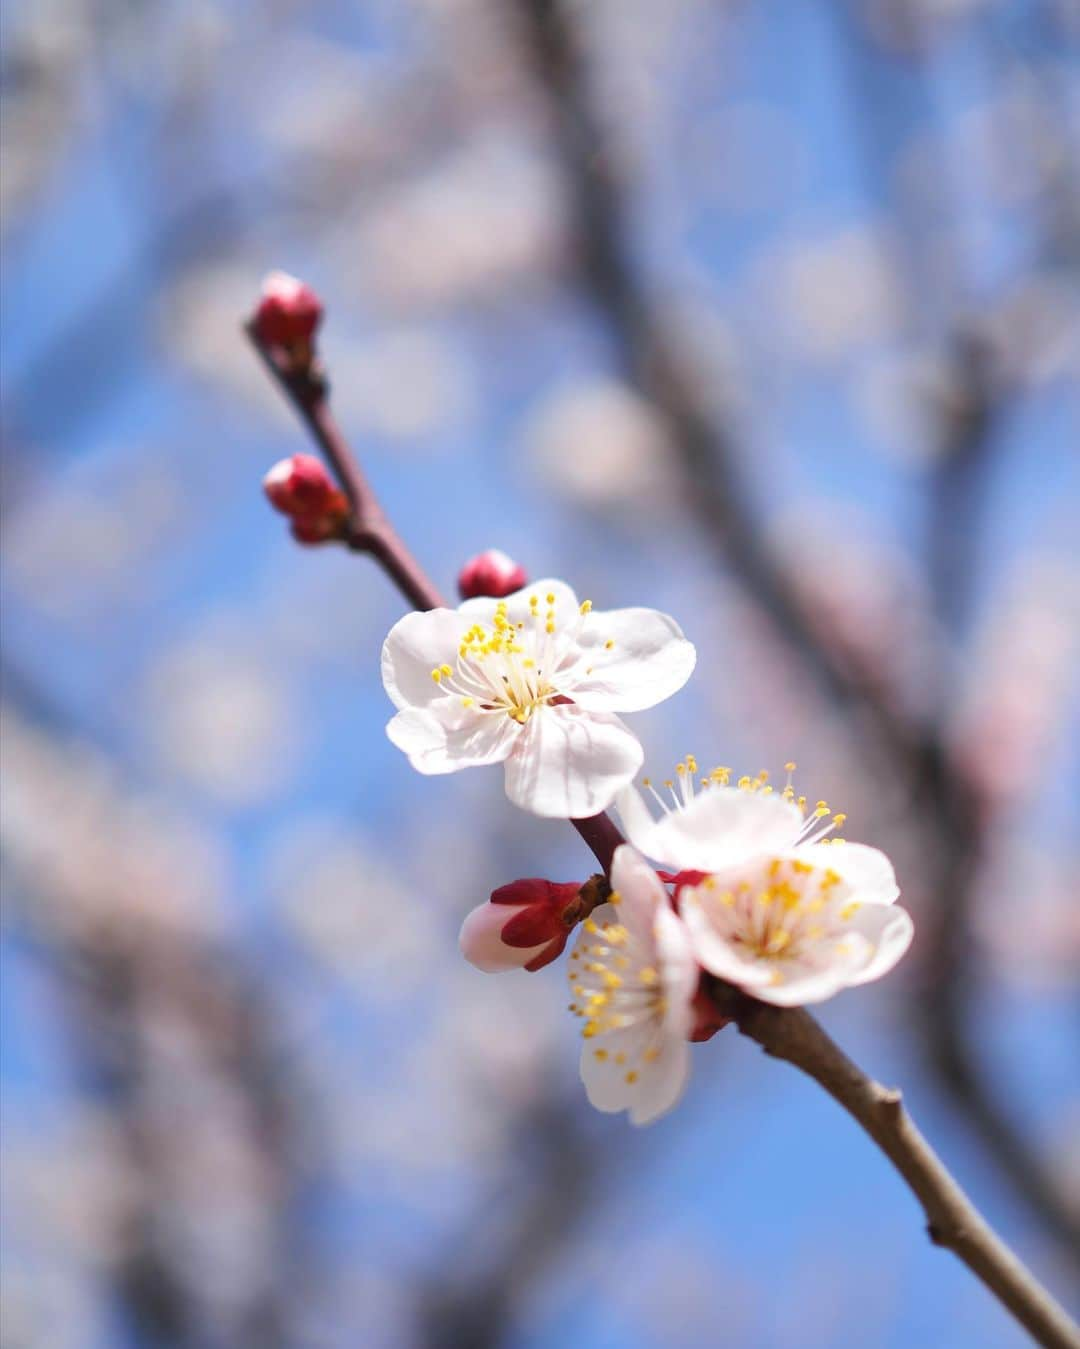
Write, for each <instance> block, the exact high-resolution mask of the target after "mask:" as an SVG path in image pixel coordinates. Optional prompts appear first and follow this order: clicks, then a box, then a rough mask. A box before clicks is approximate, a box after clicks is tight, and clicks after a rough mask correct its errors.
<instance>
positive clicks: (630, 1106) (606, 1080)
mask: <svg viewBox="0 0 1080 1349" xmlns="http://www.w3.org/2000/svg"><path fill="white" fill-rule="evenodd" d="M649 1043H650V1042H649V1037H648V1036H647V1034H643V1033H642V1032H641V1031H640V1030H638V1029H636V1028H635V1029H634V1030H626V1031H616V1032H614V1033H613V1034H611V1035H605V1036H603V1037H602V1043H601V1044H597V1042H596V1041H595V1040H586V1042H585V1044H584V1045H583V1046H582V1050H581V1080H582V1082H583V1083H584V1085H585V1092H586V1094H587V1096H588V1098H589V1104H590V1105H592V1106H593V1107H594V1108H595V1109H597V1110H602V1111H604V1112H605V1113H606V1114H613V1113H615V1112H616V1111H619V1110H629V1112H630V1122H631V1123H632V1124H637V1125H641V1124H651V1123H652V1122H653V1120H656V1119H659V1118H660V1116H661V1115H664V1114H666V1113H667V1112H668V1111H669V1110H671V1109H673V1108H674V1107H675V1106H676V1105H678V1103H679V1100H680V1099H681V1097H682V1094H683V1092H684V1091H685V1089H686V1083H687V1081H688V1080H689V1077H690V1046H689V1044H687V1042H686V1041H685V1040H678V1039H676V1038H675V1037H674V1036H665V1037H664V1038H663V1040H662V1041H660V1042H659V1043H658V1044H656V1045H655V1046H654V1047H655V1048H656V1049H657V1050H658V1051H659V1053H658V1054H657V1056H656V1058H654V1059H652V1060H651V1061H643V1057H642V1050H643V1049H645V1048H646V1047H647V1046H648V1044H649ZM617 1059H619V1060H622V1061H619V1062H617V1061H616V1060H617ZM630 1063H633V1064H634V1065H635V1067H634V1068H633V1069H632V1070H630V1069H628V1067H627V1065H628V1064H630ZM628 1071H629V1072H631V1073H632V1078H633V1080H632V1081H630V1082H628V1081H627V1073H628Z"/></svg>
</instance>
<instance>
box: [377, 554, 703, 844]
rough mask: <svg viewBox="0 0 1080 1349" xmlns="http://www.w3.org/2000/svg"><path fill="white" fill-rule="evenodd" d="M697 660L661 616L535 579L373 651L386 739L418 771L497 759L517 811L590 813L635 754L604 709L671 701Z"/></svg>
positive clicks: (400, 627) (399, 626) (415, 625)
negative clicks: (598, 606)
mask: <svg viewBox="0 0 1080 1349" xmlns="http://www.w3.org/2000/svg"><path fill="white" fill-rule="evenodd" d="M695 659H696V655H695V651H694V647H693V645H692V644H691V643H690V642H688V641H687V640H686V639H685V637H683V634H682V631H681V629H680V628H679V626H678V624H677V623H676V622H675V621H674V619H671V618H669V617H668V616H667V615H666V614H661V613H658V612H657V611H656V610H654V609H614V610H610V611H608V612H606V613H604V612H596V611H594V610H593V608H592V605H591V603H590V602H589V601H588V600H585V601H584V602H582V603H581V604H579V603H578V600H577V596H576V595H575V594H574V592H573V591H572V590H571V589H570V587H569V586H568V585H566V584H565V583H564V582H562V581H554V580H545V581H538V582H536V584H535V585H531V586H527V587H526V588H525V589H524V590H521V591H518V592H517V593H516V594H514V595H511V596H510V597H509V598H507V599H500V600H495V599H492V598H481V599H472V600H466V601H465V603H464V604H462V605H461V606H460V607H459V608H458V609H456V610H455V609H433V610H430V611H429V612H427V613H410V614H406V616H405V617H404V618H402V619H401V620H400V621H399V622H398V623H396V624H395V625H394V627H393V628H392V629H391V631H390V634H389V636H388V637H387V639H386V642H385V644H384V645H383V654H382V676H383V684H384V685H385V687H386V691H387V693H388V694H389V695H390V697H391V699H392V700H393V702H394V705H395V706H396V707H397V708H398V713H397V715H396V716H395V717H393V718H392V719H391V721H390V722H389V724H388V726H387V734H388V735H389V737H390V739H391V740H392V741H393V743H394V744H395V745H397V747H398V748H399V749H401V750H403V751H404V752H405V753H406V754H407V755H408V756H409V762H410V763H411V764H412V766H413V767H414V768H415V769H417V770H418V771H419V772H421V773H453V772H456V771H457V770H458V769H460V768H472V767H477V766H479V765H482V764H495V763H502V764H504V766H505V775H506V792H507V795H508V796H509V797H510V799H511V801H513V802H514V804H515V805H518V806H521V807H522V808H523V809H524V810H529V811H532V812H533V813H534V814H536V815H546V816H555V817H561V818H578V817H582V816H589V815H595V814H596V813H597V812H598V811H601V810H604V809H605V808H606V807H607V806H608V805H610V804H611V802H612V800H613V799H614V797H615V794H616V793H617V792H618V791H619V789H620V788H622V787H624V786H626V785H627V784H628V783H629V782H630V781H631V779H632V778H633V776H634V774H635V773H636V772H637V771H638V769H639V768H640V766H641V762H642V758H643V755H642V750H641V746H640V745H639V744H638V741H637V739H636V738H635V737H634V735H633V734H632V733H631V732H630V731H629V730H628V729H627V727H626V726H625V725H624V724H623V722H622V721H621V720H620V719H619V717H618V716H617V715H615V714H616V713H618V712H636V711H640V710H641V709H643V708H647V707H652V706H654V705H655V704H656V703H659V702H662V701H663V700H664V699H665V698H668V697H670V696H671V694H673V693H675V692H677V691H678V690H679V689H680V688H682V686H683V685H684V684H685V683H686V681H687V679H688V678H689V677H690V673H691V671H692V670H693V668H694V662H695Z"/></svg>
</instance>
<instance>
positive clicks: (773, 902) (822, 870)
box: [702, 857, 861, 982]
mask: <svg viewBox="0 0 1080 1349" xmlns="http://www.w3.org/2000/svg"><path fill="white" fill-rule="evenodd" d="M843 883H844V882H843V878H842V877H841V876H840V874H839V873H838V872H836V871H834V870H833V869H832V867H822V866H814V865H813V864H811V863H810V862H804V861H802V859H801V858H797V857H773V858H771V859H769V860H768V861H766V862H763V863H761V864H760V865H759V866H758V867H756V868H753V869H752V870H749V871H747V872H744V874H743V876H742V878H741V879H740V880H738V881H736V882H734V883H733V882H732V881H731V879H730V877H727V878H722V877H719V876H707V877H706V878H705V880H704V881H703V882H702V888H703V890H704V891H705V892H706V895H707V896H708V899H707V902H708V903H709V904H710V905H716V906H718V907H719V909H721V910H722V909H726V910H728V911H729V917H728V919H727V922H726V924H725V926H727V928H728V931H727V938H728V940H729V941H731V942H732V943H733V944H734V945H736V946H741V947H742V948H743V949H744V950H745V951H746V952H747V953H748V954H749V955H752V956H755V957H757V958H759V959H763V960H769V961H776V960H791V959H797V958H799V957H800V956H802V955H803V954H805V951H806V948H807V946H809V945H812V944H814V943H817V942H820V941H821V939H822V938H823V937H826V936H828V935H829V934H830V933H831V932H832V931H834V930H836V929H838V928H840V927H841V925H842V924H843V923H846V922H847V921H848V920H849V919H851V918H853V917H854V915H855V914H856V913H857V912H858V910H859V908H860V907H861V906H860V904H859V903H858V902H857V901H851V902H849V903H846V904H843V903H841V904H840V907H839V908H838V907H837V905H836V903H834V901H836V900H842V898H843V895H842V893H840V892H838V890H837V887H839V886H842V885H843ZM716 911H717V910H714V912H716ZM837 935H838V936H839V935H840V933H839V931H838V932H837ZM780 978H782V976H778V977H777V982H780Z"/></svg>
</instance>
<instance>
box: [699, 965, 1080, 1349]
mask: <svg viewBox="0 0 1080 1349" xmlns="http://www.w3.org/2000/svg"><path fill="white" fill-rule="evenodd" d="M715 996H716V1000H717V1003H718V1005H719V1007H720V1008H721V1010H722V1011H725V1012H726V1013H727V1014H728V1015H730V1016H731V1017H732V1019H733V1020H734V1021H735V1022H736V1024H737V1025H738V1028H739V1030H740V1031H741V1032H742V1034H743V1035H746V1036H749V1038H750V1039H752V1040H755V1041H756V1042H757V1043H758V1044H759V1045H761V1047H762V1048H763V1049H764V1050H765V1052H766V1054H768V1055H770V1056H771V1057H772V1058H776V1059H783V1060H784V1061H785V1062H787V1063H791V1064H794V1066H795V1067H796V1068H798V1069H800V1070H801V1071H802V1072H804V1073H806V1074H807V1076H808V1077H812V1078H813V1079H814V1081H815V1082H817V1083H818V1084H819V1086H821V1087H823V1088H824V1089H825V1090H826V1091H827V1092H828V1093H829V1095H830V1096H831V1097H832V1098H833V1100H835V1101H837V1102H838V1103H839V1104H840V1105H841V1106H843V1108H844V1109H845V1110H846V1111H847V1112H848V1114H849V1115H851V1116H852V1118H853V1119H855V1120H856V1121H857V1122H858V1123H859V1124H860V1125H861V1126H862V1128H863V1129H864V1130H865V1131H866V1133H868V1134H869V1135H870V1137H871V1138H872V1139H873V1140H874V1142H875V1143H876V1144H877V1145H878V1147H879V1148H880V1149H881V1151H882V1152H883V1153H884V1154H885V1155H886V1157H888V1159H889V1161H890V1162H892V1164H893V1166H894V1167H895V1168H896V1170H897V1171H898V1172H899V1173H900V1175H901V1177H902V1178H903V1180H904V1183H905V1184H906V1185H907V1186H908V1188H909V1189H910V1190H911V1192H912V1193H913V1194H914V1195H915V1197H916V1199H918V1201H919V1203H920V1204H921V1205H922V1208H923V1212H924V1213H925V1214H926V1230H927V1234H928V1235H929V1237H930V1240H931V1241H932V1242H933V1243H934V1244H935V1245H936V1246H943V1247H945V1248H946V1249H948V1250H951V1251H952V1252H953V1253H954V1254H955V1255H956V1256H957V1257H958V1258H959V1259H960V1260H962V1261H963V1262H964V1264H965V1265H967V1267H968V1268H969V1269H970V1270H971V1272H972V1273H973V1274H974V1275H975V1277H976V1278H977V1279H980V1280H981V1281H982V1283H983V1284H985V1286H986V1287H987V1288H988V1289H989V1290H990V1292H991V1293H993V1294H994V1296H995V1297H996V1298H997V1299H998V1301H999V1302H1000V1303H1001V1304H1002V1305H1003V1306H1004V1307H1007V1308H1008V1310H1009V1311H1010V1312H1011V1313H1012V1314H1013V1316H1015V1317H1016V1319H1017V1320H1018V1321H1019V1322H1020V1324H1021V1325H1022V1326H1023V1327H1024V1328H1025V1329H1026V1330H1027V1331H1028V1332H1029V1333H1030V1334H1031V1335H1032V1336H1033V1337H1034V1338H1035V1340H1036V1341H1037V1342H1038V1343H1039V1344H1042V1345H1046V1346H1054V1349H1077V1346H1078V1345H1080V1328H1078V1327H1077V1325H1076V1323H1075V1322H1074V1321H1073V1320H1072V1318H1071V1317H1070V1316H1069V1314H1068V1313H1067V1312H1066V1311H1065V1309H1064V1307H1062V1306H1061V1305H1060V1304H1058V1303H1057V1302H1056V1301H1055V1300H1054V1299H1053V1298H1052V1297H1051V1296H1050V1294H1049V1293H1048V1292H1047V1291H1046V1289H1044V1288H1043V1287H1042V1286H1041V1285H1040V1284H1039V1283H1038V1281H1037V1280H1036V1279H1035V1278H1034V1277H1033V1276H1032V1274H1031V1273H1030V1271H1029V1270H1028V1269H1027V1268H1026V1267H1025V1266H1024V1265H1023V1264H1022V1263H1021V1262H1020V1260H1018V1259H1017V1257H1016V1255H1015V1254H1014V1253H1013V1252H1012V1251H1011V1250H1010V1249H1009V1247H1008V1246H1007V1245H1006V1244H1005V1242H1004V1241H1002V1239H1001V1238H1000V1237H999V1236H998V1235H997V1233H996V1232H995V1231H994V1230H993V1228H992V1227H991V1226H990V1225H989V1223H987V1221H986V1219H985V1218H983V1216H982V1214H981V1213H979V1211H978V1209H976V1208H975V1206H974V1204H972V1202H971V1200H970V1199H968V1197H967V1195H966V1194H965V1193H964V1191H963V1190H962V1189H961V1188H960V1186H959V1185H958V1184H957V1182H956V1180H955V1179H954V1178H953V1177H952V1175H951V1174H950V1173H949V1171H948V1169H947V1168H946V1167H945V1164H944V1163H943V1162H942V1160H941V1158H940V1157H938V1155H937V1153H936V1152H935V1151H934V1150H933V1148H932V1147H931V1146H930V1144H929V1143H928V1142H927V1141H926V1139H925V1138H924V1137H923V1135H922V1134H921V1133H920V1132H919V1129H918V1128H917V1127H916V1125H915V1122H914V1121H913V1120H912V1118H911V1116H910V1115H909V1114H908V1113H907V1111H906V1110H905V1109H904V1104H903V1099H902V1097H901V1094H900V1092H899V1091H896V1090H894V1089H893V1088H890V1087H883V1086H882V1085H881V1084H880V1083H879V1082H875V1081H874V1080H873V1079H872V1078H870V1077H867V1075H866V1074H865V1073H863V1072H862V1071H861V1070H860V1069H859V1068H857V1067H856V1066H855V1064H854V1063H852V1061H851V1060H850V1059H849V1058H848V1057H847V1055H846V1054H845V1053H844V1052H843V1050H841V1049H840V1048H839V1047H838V1046H837V1045H836V1043H835V1042H834V1041H833V1040H832V1039H831V1038H830V1036H829V1035H828V1034H827V1033H826V1032H825V1031H824V1029H823V1028H822V1027H821V1026H820V1025H819V1024H818V1022H817V1021H815V1020H814V1018H813V1017H812V1016H810V1014H809V1013H808V1012H806V1011H805V1010H803V1009H802V1008H779V1007H770V1006H767V1005H766V1004H765V1003H761V1002H755V1001H754V1000H753V999H751V998H746V997H743V996H741V995H739V994H735V993H733V991H732V990H728V989H724V988H721V989H718V990H717V992H716V995H715Z"/></svg>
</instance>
